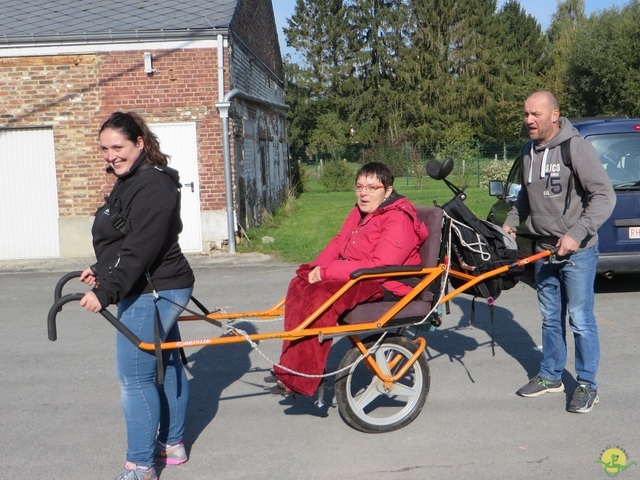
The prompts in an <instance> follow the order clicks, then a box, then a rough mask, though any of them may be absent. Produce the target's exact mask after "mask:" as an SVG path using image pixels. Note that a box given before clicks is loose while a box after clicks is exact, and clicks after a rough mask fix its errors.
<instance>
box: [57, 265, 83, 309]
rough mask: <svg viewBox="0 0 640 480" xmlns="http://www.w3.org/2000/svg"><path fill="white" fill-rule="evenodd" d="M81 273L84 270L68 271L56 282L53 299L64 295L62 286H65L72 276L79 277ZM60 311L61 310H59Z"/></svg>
mask: <svg viewBox="0 0 640 480" xmlns="http://www.w3.org/2000/svg"><path fill="white" fill-rule="evenodd" d="M80 275H82V270H78V271H76V272H69V273H67V274H66V275H65V276H64V277H62V278H61V279H60V280H58V283H56V288H55V289H54V291H53V301H54V302H55V301H57V300H59V299H60V297H62V288H63V287H64V286H65V284H66V283H67V282H68V281H69V280H71V279H72V278H76V277H79V276H80ZM58 311H60V310H58Z"/></svg>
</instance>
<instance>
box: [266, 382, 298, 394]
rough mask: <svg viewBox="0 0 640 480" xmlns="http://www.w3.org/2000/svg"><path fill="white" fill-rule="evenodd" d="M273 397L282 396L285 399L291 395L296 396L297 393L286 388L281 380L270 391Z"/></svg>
mask: <svg viewBox="0 0 640 480" xmlns="http://www.w3.org/2000/svg"><path fill="white" fill-rule="evenodd" d="M269 391H270V392H271V395H281V396H283V397H288V396H290V395H294V394H295V392H294V391H293V390H291V389H290V388H287V387H285V386H284V383H282V382H281V381H280V380H278V381H276V384H275V385H274V386H273V387H271V388H270V389H269Z"/></svg>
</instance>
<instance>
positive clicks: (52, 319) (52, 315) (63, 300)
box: [47, 282, 84, 342]
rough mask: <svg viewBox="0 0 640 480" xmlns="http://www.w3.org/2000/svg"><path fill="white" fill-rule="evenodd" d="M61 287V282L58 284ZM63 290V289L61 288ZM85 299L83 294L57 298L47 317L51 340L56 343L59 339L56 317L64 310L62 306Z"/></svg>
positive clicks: (71, 294)
mask: <svg viewBox="0 0 640 480" xmlns="http://www.w3.org/2000/svg"><path fill="white" fill-rule="evenodd" d="M58 285H60V282H58ZM58 285H56V294H57V293H59V292H58ZM61 288H62V287H61ZM82 297H84V294H83V293H70V294H69V295H65V296H64V297H59V298H57V299H56V300H55V301H54V302H53V305H51V308H50V309H49V315H47V330H48V331H49V340H51V341H52V342H55V341H56V340H57V339H58V330H57V329H56V315H57V314H58V312H60V311H61V310H62V306H63V305H65V304H67V303H69V302H73V301H74V300H78V301H80V300H82Z"/></svg>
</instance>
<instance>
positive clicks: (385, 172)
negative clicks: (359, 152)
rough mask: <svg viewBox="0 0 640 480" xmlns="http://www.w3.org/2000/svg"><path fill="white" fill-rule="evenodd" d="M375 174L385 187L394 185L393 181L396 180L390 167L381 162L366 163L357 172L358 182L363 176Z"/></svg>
mask: <svg viewBox="0 0 640 480" xmlns="http://www.w3.org/2000/svg"><path fill="white" fill-rule="evenodd" d="M374 175H375V176H376V177H378V180H380V183H382V185H384V188H389V187H393V181H394V180H395V178H394V176H393V173H391V170H389V167H387V166H386V165H385V164H384V163H380V162H370V163H365V164H364V165H363V166H362V167H361V168H360V170H358V172H357V173H356V182H357V181H358V178H360V177H362V176H365V177H372V176H374Z"/></svg>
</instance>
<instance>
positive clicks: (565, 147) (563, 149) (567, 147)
mask: <svg viewBox="0 0 640 480" xmlns="http://www.w3.org/2000/svg"><path fill="white" fill-rule="evenodd" d="M560 155H561V156H562V163H564V166H565V167H568V168H569V170H570V171H571V174H570V175H569V185H568V186H567V195H566V197H565V199H564V212H562V214H563V215H565V214H566V213H567V210H569V205H570V204H571V190H573V184H574V182H575V180H574V177H575V174H574V173H573V167H572V166H571V138H568V139H567V140H565V141H564V142H562V143H561V144H560Z"/></svg>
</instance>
